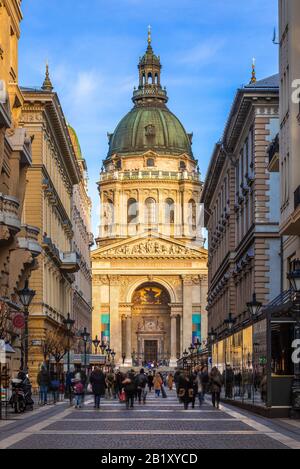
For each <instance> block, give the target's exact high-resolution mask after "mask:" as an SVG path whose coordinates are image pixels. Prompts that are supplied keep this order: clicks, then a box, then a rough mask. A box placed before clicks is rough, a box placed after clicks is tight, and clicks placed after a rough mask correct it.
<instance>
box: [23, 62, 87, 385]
mask: <svg viewBox="0 0 300 469" xmlns="http://www.w3.org/2000/svg"><path fill="white" fill-rule="evenodd" d="M23 95H24V106H23V109H22V115H21V123H22V125H23V127H24V128H25V129H26V131H27V132H28V133H29V134H30V135H31V136H32V138H33V143H32V166H31V168H30V170H29V171H28V175H27V178H28V188H27V190H26V195H25V201H24V216H25V219H26V220H27V221H28V223H30V224H33V225H36V226H38V227H39V229H40V234H39V241H40V243H41V245H42V253H41V256H40V260H39V268H38V269H37V270H36V271H35V272H34V273H33V275H32V278H31V287H32V288H33V289H34V290H36V296H35V297H34V300H33V302H32V304H31V307H30V315H29V334H30V350H29V357H30V361H29V369H30V374H31V379H32V380H33V383H34V384H35V379H36V376H37V372H38V369H39V367H40V365H41V364H42V363H43V362H44V361H45V359H47V360H49V354H46V353H45V351H44V350H45V347H46V345H45V344H46V343H47V334H49V333H50V332H53V334H56V335H57V336H58V337H61V340H63V339H64V337H65V335H66V328H65V326H64V322H63V321H64V319H65V318H66V317H67V314H68V313H70V315H71V317H73V314H74V313H73V283H74V281H75V277H74V274H75V273H76V272H77V271H78V270H79V268H80V257H79V255H78V252H76V251H75V249H74V229H73V221H72V205H73V188H74V186H75V185H77V184H79V183H80V179H81V173H80V168H79V165H78V161H77V158H76V154H75V150H74V147H73V145H72V141H71V138H70V135H69V130H68V127H67V124H66V121H65V117H64V114H63V112H62V109H61V105H60V102H59V99H58V96H57V94H56V93H55V92H54V91H53V88H52V85H51V82H50V78H49V72H48V67H47V73H46V78H45V81H44V84H43V86H42V88H40V89H30V88H23ZM32 341H34V342H33V343H32ZM36 344H37V345H36Z"/></svg>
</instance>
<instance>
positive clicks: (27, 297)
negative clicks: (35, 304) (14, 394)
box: [18, 280, 36, 371]
mask: <svg viewBox="0 0 300 469" xmlns="http://www.w3.org/2000/svg"><path fill="white" fill-rule="evenodd" d="M35 293H36V292H35V291H34V290H31V289H30V288H29V286H28V280H26V282H25V286H24V288H23V289H22V290H19V291H18V296H19V298H20V301H21V303H22V305H23V311H24V319H25V330H24V335H25V337H24V349H25V360H24V358H23V352H22V358H21V368H23V369H25V370H26V371H28V370H27V368H28V318H29V306H30V304H31V302H32V300H33V298H34V296H35Z"/></svg>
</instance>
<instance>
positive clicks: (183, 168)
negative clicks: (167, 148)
mask: <svg viewBox="0 0 300 469" xmlns="http://www.w3.org/2000/svg"><path fill="white" fill-rule="evenodd" d="M179 168H180V169H182V170H185V169H186V164H185V161H180V163H179Z"/></svg>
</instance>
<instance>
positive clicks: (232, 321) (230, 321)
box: [224, 313, 236, 332]
mask: <svg viewBox="0 0 300 469" xmlns="http://www.w3.org/2000/svg"><path fill="white" fill-rule="evenodd" d="M235 322H236V319H235V318H233V317H232V313H229V314H228V318H227V319H225V320H224V324H225V325H226V326H227V328H228V331H229V332H230V331H231V330H232V328H233V326H234V324H235Z"/></svg>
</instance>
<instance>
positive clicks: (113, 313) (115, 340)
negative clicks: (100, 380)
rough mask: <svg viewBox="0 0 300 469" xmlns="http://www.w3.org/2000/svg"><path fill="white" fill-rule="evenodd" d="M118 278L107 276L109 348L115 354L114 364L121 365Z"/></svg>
mask: <svg viewBox="0 0 300 469" xmlns="http://www.w3.org/2000/svg"><path fill="white" fill-rule="evenodd" d="M119 290H120V277H119V276H116V275H111V276H109V305H110V348H111V349H112V350H114V351H115V352H116V355H115V363H116V364H119V363H122V356H121V355H122V330H121V317H120V312H119Z"/></svg>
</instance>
